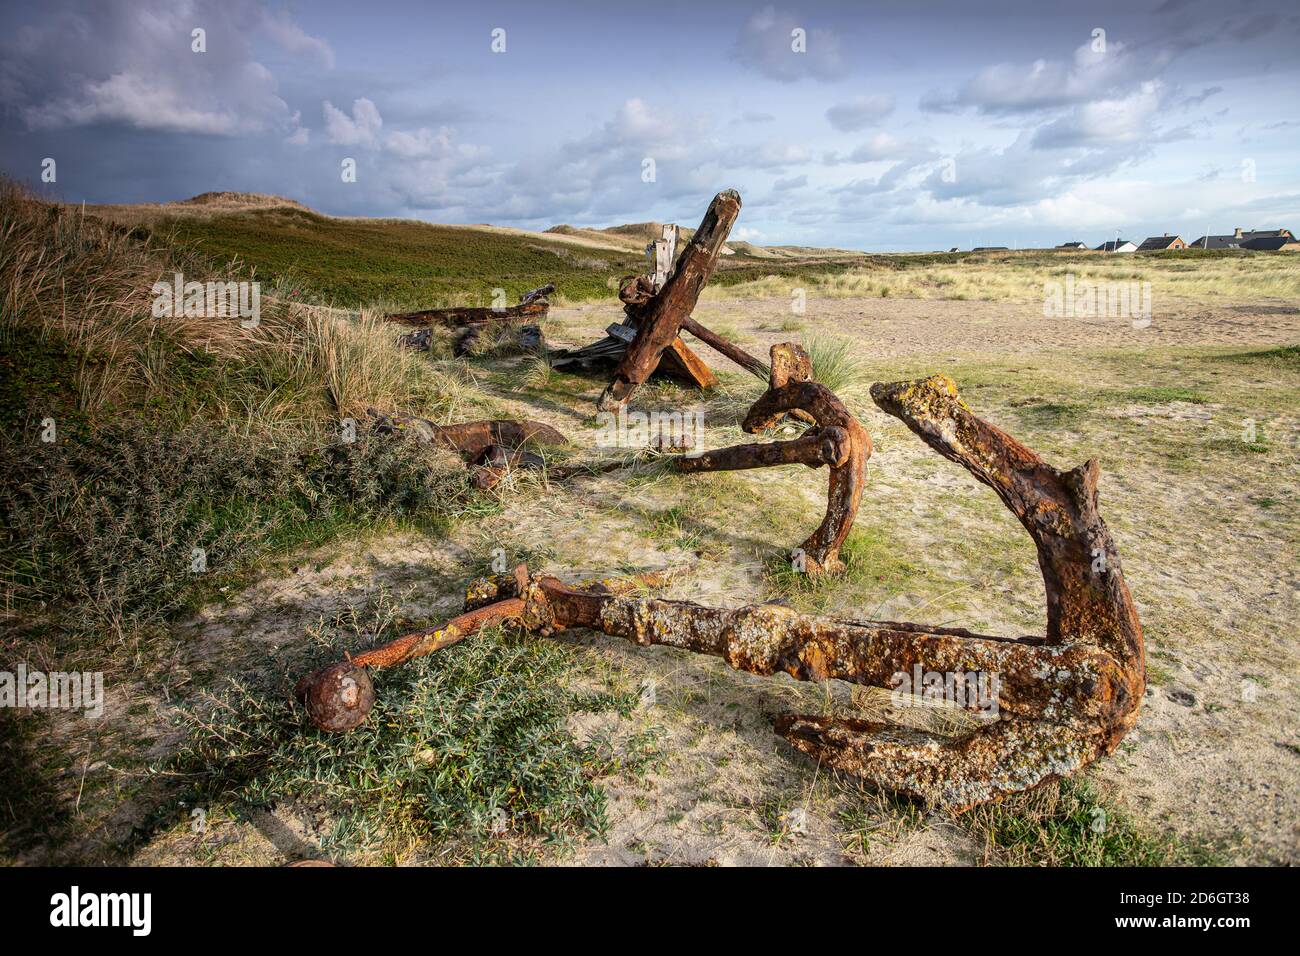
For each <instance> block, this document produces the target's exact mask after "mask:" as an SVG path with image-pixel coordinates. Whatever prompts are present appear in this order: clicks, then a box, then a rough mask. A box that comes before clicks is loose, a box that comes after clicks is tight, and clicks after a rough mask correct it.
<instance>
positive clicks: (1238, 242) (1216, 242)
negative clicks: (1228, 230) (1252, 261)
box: [1188, 226, 1295, 249]
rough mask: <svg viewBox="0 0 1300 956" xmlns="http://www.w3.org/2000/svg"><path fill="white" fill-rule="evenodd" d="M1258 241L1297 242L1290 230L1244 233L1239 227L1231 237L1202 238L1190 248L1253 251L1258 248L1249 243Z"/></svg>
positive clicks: (1253, 230)
mask: <svg viewBox="0 0 1300 956" xmlns="http://www.w3.org/2000/svg"><path fill="white" fill-rule="evenodd" d="M1256 239H1285V240H1287V241H1288V242H1295V236H1293V235H1291V230H1290V229H1251V230H1248V231H1243V230H1242V228H1241V227H1240V226H1238V227H1237V228H1236V229H1234V230H1232V235H1230V236H1201V238H1199V239H1197V240H1196V241H1195V242H1193V243H1191V244H1190V245H1189V247H1188V248H1191V249H1251V248H1257V247H1254V246H1250V245H1247V243H1250V242H1254V241H1255V240H1256ZM1270 248H1273V247H1270ZM1277 248H1281V247H1277Z"/></svg>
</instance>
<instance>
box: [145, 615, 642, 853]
mask: <svg viewBox="0 0 1300 956" xmlns="http://www.w3.org/2000/svg"><path fill="white" fill-rule="evenodd" d="M394 618H395V611H394V609H393V608H392V607H391V605H390V604H389V603H388V602H387V601H386V599H383V598H381V599H379V600H377V601H376V602H375V604H374V606H373V607H372V609H371V610H370V612H369V613H368V614H363V615H357V614H355V613H347V614H342V615H339V616H337V617H336V618H334V619H333V620H331V621H328V622H322V625H321V626H319V627H318V628H316V629H314V636H315V637H316V639H317V643H318V644H319V645H320V649H319V651H318V654H319V661H329V660H334V659H337V658H339V657H341V656H342V653H343V652H344V651H346V650H349V649H355V648H357V647H359V646H363V645H365V644H368V643H369V642H371V641H374V640H387V639H390V638H392V637H395V636H396V635H397V634H398V633H400V632H399V631H398V630H397V628H396V623H395V620H394ZM296 663H297V667H298V669H301V668H303V667H305V666H306V665H305V663H303V662H296ZM571 668H572V658H571V656H570V655H569V654H568V653H567V652H566V650H565V649H564V648H563V647H562V646H560V645H558V644H556V643H555V642H553V641H547V640H542V639H537V638H522V639H520V638H513V637H509V636H506V635H504V634H502V633H501V632H500V631H499V630H495V629H494V630H489V631H485V632H482V633H479V634H477V635H476V636H475V637H474V638H473V639H472V640H469V641H465V642H464V643H462V644H458V645H456V646H455V647H452V648H449V649H447V650H444V651H442V652H440V653H439V654H438V655H436V657H425V658H421V659H417V660H415V661H412V662H411V663H410V664H408V665H406V666H404V667H400V668H394V669H392V670H390V671H383V672H380V673H379V674H378V675H377V677H376V692H377V702H376V705H375V709H374V712H373V713H371V714H370V717H369V719H368V720H367V721H366V723H365V724H363V725H362V726H361V727H360V728H358V729H357V730H356V731H353V732H351V733H348V734H328V733H323V732H321V731H318V730H316V729H315V728H313V727H312V726H311V724H310V722H309V721H308V720H307V718H306V716H305V714H304V713H303V711H302V710H301V708H298V707H296V706H294V705H293V704H292V702H291V701H292V694H291V693H290V689H291V686H292V680H293V677H294V672H290V673H287V674H285V675H284V678H283V680H282V681H281V682H280V683H279V684H276V685H271V686H262V687H256V688H254V687H250V686H249V685H247V684H244V683H236V684H235V685H234V686H232V687H231V688H230V689H229V690H228V691H225V692H223V693H220V694H218V695H214V696H211V697H210V698H209V699H208V700H205V701H203V702H202V703H201V704H200V705H198V706H196V707H195V708H194V709H192V710H191V711H190V713H189V715H188V717H187V721H186V723H187V725H188V727H189V735H188V737H187V739H186V742H185V744H184V745H183V746H182V748H181V749H180V751H179V752H178V754H177V755H176V756H175V757H174V758H173V759H172V760H170V761H169V762H168V769H169V771H171V772H173V773H177V774H181V775H183V776H184V777H185V778H186V779H189V780H191V781H192V785H193V786H192V792H191V793H190V794H189V795H188V796H189V800H190V803H191V805H195V806H206V807H217V808H220V807H228V808H230V809H231V810H232V811H233V812H241V811H242V810H243V808H245V807H249V806H264V807H273V806H276V805H278V804H281V803H287V804H289V805H290V806H292V807H294V808H298V809H303V810H305V811H308V812H310V814H311V815H312V816H316V817H321V816H323V817H324V818H325V819H326V820H327V821H328V830H327V831H326V832H325V833H324V834H323V835H322V840H321V846H322V849H323V850H324V851H325V852H326V853H327V854H329V855H331V856H336V857H337V856H343V857H349V858H351V859H352V860H353V861H359V858H370V859H379V860H383V861H387V862H404V861H408V860H409V859H410V855H411V854H412V853H418V854H420V856H421V857H422V858H423V859H424V861H425V862H439V863H448V862H465V863H506V862H525V861H528V860H532V859H535V858H536V857H537V855H538V853H539V851H540V850H541V847H542V845H543V844H548V845H550V846H551V847H552V848H554V847H556V846H558V845H565V844H571V843H572V841H573V840H574V839H575V838H579V837H585V836H595V837H600V836H602V835H603V834H604V832H605V830H606V827H607V825H608V821H607V820H606V816H605V797H604V793H603V791H602V789H601V787H600V786H599V783H598V781H599V779H600V778H603V777H609V776H611V775H615V774H622V775H630V776H638V775H640V774H643V773H644V772H645V770H646V769H647V768H648V766H649V765H650V763H651V762H652V761H653V760H654V759H655V756H656V749H655V741H654V737H653V735H645V734H642V735H634V736H632V737H631V738H630V739H628V740H625V741H622V742H620V743H617V744H616V743H615V742H614V741H612V740H610V739H609V738H608V737H601V736H596V737H594V738H592V739H590V740H588V741H586V742H579V741H578V740H577V739H575V738H574V737H573V735H572V734H571V733H570V731H569V730H568V729H566V726H565V721H566V719H567V718H568V716H569V715H571V714H575V713H585V712H605V711H614V712H619V711H622V712H623V713H628V712H630V711H631V709H632V708H633V707H634V706H635V704H636V695H635V694H633V693H624V694H590V695H588V694H577V695H575V694H574V693H572V692H570V691H568V690H566V689H565V688H564V683H565V681H566V679H567V677H568V675H569V673H570V671H571ZM430 857H431V858H430Z"/></svg>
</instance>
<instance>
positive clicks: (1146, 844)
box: [962, 778, 1217, 866]
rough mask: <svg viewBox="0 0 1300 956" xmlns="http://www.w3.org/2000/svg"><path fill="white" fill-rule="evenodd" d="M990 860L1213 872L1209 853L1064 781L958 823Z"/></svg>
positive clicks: (1088, 788)
mask: <svg viewBox="0 0 1300 956" xmlns="http://www.w3.org/2000/svg"><path fill="white" fill-rule="evenodd" d="M962 820H963V822H965V823H966V825H967V826H970V827H971V829H972V830H973V832H975V833H976V834H977V835H978V836H980V837H982V838H983V839H984V841H985V844H986V846H987V848H988V852H989V856H990V860H991V861H992V862H994V863H998V864H1005V865H1009V866H1179V865H1200V866H1213V865H1216V863H1217V860H1216V857H1215V854H1214V852H1213V851H1212V850H1210V849H1209V848H1206V847H1199V846H1191V845H1187V844H1183V843H1180V842H1178V841H1176V840H1173V839H1169V838H1166V837H1162V836H1158V835H1153V834H1151V833H1148V832H1146V831H1145V830H1143V829H1142V828H1141V827H1139V826H1138V825H1137V824H1136V823H1134V822H1133V821H1132V820H1130V819H1129V818H1128V816H1127V815H1125V814H1124V813H1122V812H1121V811H1119V810H1116V809H1115V808H1113V807H1110V806H1108V805H1106V804H1105V803H1104V802H1103V800H1102V799H1101V796H1100V795H1099V793H1098V792H1097V789H1096V787H1095V785H1094V784H1092V783H1090V782H1088V781H1087V780H1082V779H1077V778H1076V779H1068V780H1063V781H1061V782H1060V783H1059V784H1057V785H1054V786H1047V787H1042V788H1040V789H1038V790H1035V791H1031V792H1030V793H1027V794H1020V795H1017V796H1014V797H1009V798H1008V799H1006V800H1004V801H1003V802H1001V803H998V804H991V805H985V806H982V807H977V808H975V809H974V810H972V811H970V812H969V813H967V814H966V815H964V816H963V817H962Z"/></svg>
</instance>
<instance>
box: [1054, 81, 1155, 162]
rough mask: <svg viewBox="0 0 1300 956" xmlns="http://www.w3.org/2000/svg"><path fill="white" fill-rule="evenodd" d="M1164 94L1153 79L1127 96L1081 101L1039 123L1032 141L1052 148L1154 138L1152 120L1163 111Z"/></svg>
mask: <svg viewBox="0 0 1300 956" xmlns="http://www.w3.org/2000/svg"><path fill="white" fill-rule="evenodd" d="M1162 94H1163V87H1162V86H1161V84H1160V81H1159V80H1151V81H1148V82H1146V83H1143V84H1142V86H1141V87H1140V88H1139V89H1138V90H1136V91H1135V92H1133V93H1131V94H1129V95H1128V96H1124V97H1119V98H1117V99H1106V100H1096V101H1094V102H1091V103H1082V104H1080V105H1079V106H1076V107H1074V108H1073V109H1072V110H1070V112H1069V113H1067V114H1066V115H1065V116H1063V117H1061V118H1060V119H1057V120H1053V121H1052V122H1050V123H1047V124H1046V125H1044V126H1041V127H1039V128H1038V130H1037V132H1035V133H1034V139H1033V145H1034V146H1035V147H1037V148H1039V149H1053V148H1061V147H1069V146H1095V145H1108V144H1112V143H1135V142H1140V141H1150V140H1153V139H1154V138H1155V134H1154V130H1153V121H1154V120H1155V119H1156V118H1157V116H1158V115H1159V113H1160V106H1161V101H1162V98H1163V95H1162Z"/></svg>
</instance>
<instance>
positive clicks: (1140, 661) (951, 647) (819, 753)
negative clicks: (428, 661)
mask: <svg viewBox="0 0 1300 956" xmlns="http://www.w3.org/2000/svg"><path fill="white" fill-rule="evenodd" d="M804 358H806V357H804ZM772 380H773V388H772V389H770V390H769V393H768V395H765V396H764V398H763V399H760V401H759V403H756V405H755V407H754V409H752V410H751V412H750V416H749V417H747V419H746V422H747V423H748V424H752V425H753V426H755V427H758V426H760V425H762V424H764V423H769V422H771V421H772V420H773V418H774V417H775V416H778V415H780V414H781V413H783V412H784V411H786V410H788V409H789V408H791V407H802V408H807V409H808V410H810V411H812V412H813V414H814V415H815V416H816V417H817V421H818V427H819V428H822V429H830V428H833V427H838V428H843V427H844V425H843V423H842V422H839V423H837V424H832V423H831V422H832V419H833V416H834V415H836V414H839V413H838V411H837V410H836V409H835V405H834V404H832V403H831V399H832V398H833V396H830V398H828V397H827V395H826V394H823V393H822V392H819V391H817V390H815V389H809V388H808V386H809V385H810V384H815V383H811V382H810V381H809V380H808V377H807V374H806V371H805V369H804V365H803V359H801V358H800V356H799V355H798V354H797V353H795V352H792V351H784V350H783V351H781V352H779V353H778V352H777V350H775V349H774V350H773V354H772ZM769 396H771V397H769ZM872 397H873V398H874V399H875V401H876V403H877V404H878V405H879V406H880V407H881V408H882V409H883V410H885V411H886V412H888V413H889V414H891V415H894V416H896V417H898V418H899V419H901V420H902V421H903V422H905V423H906V424H907V425H908V427H909V428H911V429H912V431H914V432H915V433H916V434H918V435H919V436H920V437H921V438H922V439H923V440H924V441H925V442H926V443H927V444H929V445H930V446H931V447H932V448H934V449H935V450H936V451H938V452H939V453H940V454H942V455H943V456H944V457H946V458H949V459H951V460H952V461H955V462H957V463H959V464H961V465H962V466H963V467H965V468H966V469H967V470H969V471H970V472H971V473H972V474H973V475H974V476H975V477H976V478H977V479H978V480H980V481H981V482H983V483H985V484H987V485H989V486H990V487H991V488H993V489H994V491H995V492H996V493H997V494H998V496H999V498H1000V499H1001V500H1002V501H1003V503H1004V504H1005V505H1006V506H1007V508H1008V509H1009V510H1010V511H1011V512H1012V513H1013V514H1015V515H1016V517H1017V518H1018V519H1019V520H1020V522H1021V523H1022V525H1023V526H1024V527H1025V529H1026V530H1027V531H1028V533H1029V535H1030V537H1031V538H1032V539H1033V541H1034V544H1035V546H1036V547H1037V549H1038V558H1039V565H1040V567H1041V569H1042V573H1043V581H1044V586H1045V589H1046V594H1047V627H1046V634H1045V635H1044V636H1030V637H995V636H990V635H981V634H975V633H972V632H970V631H968V630H965V629H963V628H954V627H940V626H931V625H925V624H913V623H902V622H888V621H853V620H840V619H834V618H824V617H819V616H813V615H807V614H800V613H798V612H796V611H794V610H793V609H791V608H788V607H784V606H781V605H775V604H761V605H751V606H747V607H740V608H715V607H706V606H703V605H699V604H694V603H691V602H688V601H672V600H663V599H660V598H655V597H651V596H646V595H644V594H641V593H639V592H640V590H642V589H644V588H647V587H655V586H659V585H662V584H664V583H666V581H667V580H668V579H669V578H670V577H671V575H664V574H660V575H650V576H643V577H641V578H637V579H613V580H611V581H595V582H587V583H585V584H580V585H566V584H564V583H563V582H561V581H560V580H558V579H557V578H555V577H552V576H549V575H529V574H528V571H527V568H525V567H523V566H522V565H521V566H520V567H519V568H516V569H515V572H514V573H513V574H511V575H504V576H499V577H494V578H485V579H482V580H480V581H477V582H475V583H474V584H473V585H471V587H470V590H469V592H468V594H467V597H466V614H464V615H462V616H461V617H458V618H455V619H453V620H452V621H450V622H448V623H447V624H446V625H444V626H443V627H441V628H438V629H436V630H434V631H428V632H421V633H419V634H415V635H408V636H407V637H405V638H401V639H399V640H398V641H395V642H392V643H391V644H389V645H385V646H384V647H381V648H377V649H376V650H375V651H372V652H367V653H366V654H363V655H359V656H357V657H355V658H353V659H352V660H350V661H345V662H341V663H340V664H335V665H331V666H330V667H327V668H323V669H322V670H320V671H317V672H316V673H315V674H314V675H311V676H310V677H309V678H306V679H304V681H303V682H301V683H300V685H299V696H300V699H303V700H305V701H306V702H307V707H308V712H309V713H310V714H311V715H312V719H313V720H314V721H316V723H317V725H318V726H321V727H323V728H324V729H347V728H348V727H350V726H356V724H358V723H360V720H361V719H363V718H364V711H365V710H367V709H368V708H369V704H370V702H371V701H372V700H373V697H372V696H371V695H367V694H366V693H364V692H363V691H362V690H361V689H359V688H360V687H361V681H360V680H359V679H358V677H357V669H359V668H362V667H363V665H368V666H371V667H378V666H389V665H391V664H394V663H400V662H401V661H404V660H409V659H410V658H411V657H413V656H415V655H416V654H421V653H429V652H431V651H433V650H437V649H438V648H439V647H445V646H447V644H449V643H454V641H456V640H460V639H463V638H464V637H465V636H467V635H468V634H469V633H472V632H473V630H475V629H477V628H478V627H481V626H483V624H484V623H486V622H489V621H491V622H498V621H511V622H515V623H517V625H518V626H520V627H522V628H524V629H526V630H529V631H532V632H534V633H539V634H551V633H553V632H555V631H558V630H561V629H564V628H569V627H584V628H590V629H593V630H597V631H600V632H602V633H605V634H609V635H612V636H617V637H623V638H626V639H628V640H630V641H633V642H634V643H636V644H640V645H651V644H659V645H664V646H667V647H675V648H679V649H681V650H689V651H693V652H695V653H702V654H710V655H714V656H717V657H721V658H722V659H724V660H725V661H727V663H728V664H730V665H731V666H732V667H735V668H737V669H740V670H745V671H749V672H751V673H755V674H775V673H777V672H785V673H787V674H790V675H791V676H793V677H795V678H796V679H799V680H806V681H824V680H828V679H838V680H843V681H847V682H850V683H854V684H862V685H870V686H877V687H890V688H897V686H898V684H897V678H898V676H899V675H900V674H908V673H913V672H915V671H916V670H918V669H920V670H924V671H926V672H931V673H938V674H984V675H989V676H992V677H994V678H996V684H995V685H994V686H995V687H996V698H995V700H994V701H993V703H994V704H995V708H994V714H993V716H995V718H996V719H993V720H991V721H986V722H982V723H980V725H979V726H978V729H976V730H974V731H973V732H970V733H967V734H966V735H965V736H961V737H947V736H944V735H940V734H935V733H930V732H926V731H921V730H916V729H909V728H905V727H899V726H895V725H892V724H886V723H883V722H874V721H868V720H862V719H858V718H852V717H828V716H823V715H799V714H787V715H784V716H782V717H781V718H779V719H778V721H777V724H776V730H777V732H778V733H780V734H781V735H782V736H784V737H785V738H786V739H787V740H788V741H789V742H790V743H791V744H793V745H794V746H795V747H796V748H798V749H799V750H801V751H803V752H805V753H807V754H808V755H809V756H812V757H815V758H816V759H818V760H819V761H820V762H822V763H824V764H826V765H829V766H832V767H835V768H838V769H841V770H844V771H847V772H851V773H854V774H857V775H859V776H861V777H863V778H865V779H867V780H869V781H871V782H873V783H875V784H876V785H878V786H880V787H882V788H884V789H887V790H890V791H894V792H897V793H901V794H905V795H907V796H910V797H913V798H916V799H919V800H922V801H924V802H926V803H929V804H932V805H936V806H942V807H947V808H950V809H953V810H963V809H966V808H969V807H972V806H976V805H978V804H981V803H985V802H988V801H990V800H997V799H1000V798H1002V797H1003V796H1006V795H1007V794H1010V793H1016V792H1020V791H1024V790H1028V789H1031V788H1033V787H1036V786H1038V785H1040V784H1043V783H1045V782H1048V781H1050V780H1053V779H1057V778H1060V777H1064V776H1067V775H1070V774H1072V773H1075V772H1077V771H1078V770H1080V769H1081V768H1083V767H1084V766H1086V765H1087V764H1089V763H1091V762H1092V761H1094V760H1096V759H1097V758H1098V757H1101V756H1103V755H1105V754H1109V753H1111V752H1112V751H1113V750H1114V749H1115V747H1116V746H1118V744H1119V742H1120V741H1121V740H1122V739H1123V737H1124V735H1125V734H1126V733H1127V732H1128V731H1129V730H1130V729H1131V728H1132V727H1133V725H1134V723H1135V722H1136V720H1137V714H1138V708H1139V705H1140V702H1141V700H1142V695H1143V693H1144V691H1145V680H1146V672H1145V667H1146V664H1145V651H1144V646H1143V638H1142V628H1141V625H1140V623H1139V621H1138V617H1137V612H1136V609H1135V608H1134V605H1133V600H1132V597H1131V596H1130V594H1129V591H1128V587H1127V586H1126V585H1125V583H1124V577H1123V573H1122V571H1121V568H1120V561H1119V555H1118V554H1117V552H1116V550H1115V545H1114V541H1113V540H1112V538H1111V536H1110V533H1109V531H1108V530H1107V529H1106V525H1105V522H1104V521H1102V519H1101V516H1100V515H1099V514H1098V511H1097V482H1098V478H1099V474H1100V471H1099V468H1098V466H1097V463H1096V462H1095V461H1091V460H1090V461H1088V462H1086V463H1085V464H1083V465H1081V466H1080V467H1078V468H1074V469H1072V470H1069V471H1059V470H1057V469H1055V468H1053V467H1052V466H1050V465H1048V464H1046V463H1045V462H1044V461H1043V460H1042V459H1041V458H1039V457H1038V455H1036V454H1035V453H1034V452H1033V451H1031V450H1030V449H1028V448H1026V447H1025V446H1024V445H1022V444H1021V443H1020V442H1018V441H1016V440H1015V439H1014V438H1012V437H1011V436H1009V435H1007V434H1006V433H1005V432H1003V431H1001V430H1000V429H998V428H996V427H994V426H993V425H990V424H989V423H987V422H985V421H983V420H982V419H980V418H978V417H976V416H975V415H974V414H973V413H972V412H971V411H970V409H968V408H967V407H966V405H965V404H964V403H963V402H962V401H961V400H960V398H959V397H958V395H957V389H956V386H955V385H954V384H953V382H952V381H951V379H948V378H947V377H945V376H935V377H932V378H929V379H923V380H919V381H912V382H898V383H893V384H877V385H875V386H873V388H872ZM796 403H797V404H796ZM811 447H812V443H806V445H804V446H801V448H802V449H803V450H802V451H801V452H800V453H799V454H801V455H802V454H808V455H809V456H812V455H813V454H814V453H813V452H812V451H810V450H809V449H810V448H811ZM817 454H820V453H819V452H818V453H817ZM349 678H351V679H352V682H351V683H348V679H349ZM366 686H367V687H368V682H367V683H366ZM344 694H346V695H347V696H348V701H341V700H340V699H339V698H340V697H341V696H342V695H344ZM349 701H351V702H352V703H349ZM954 703H955V704H956V705H957V706H964V707H966V708H967V709H971V710H975V709H979V710H981V711H982V712H984V713H985V715H986V716H989V711H988V709H987V708H986V704H987V702H986V701H974V700H966V701H955V702H954Z"/></svg>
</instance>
